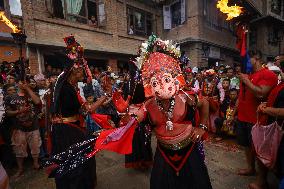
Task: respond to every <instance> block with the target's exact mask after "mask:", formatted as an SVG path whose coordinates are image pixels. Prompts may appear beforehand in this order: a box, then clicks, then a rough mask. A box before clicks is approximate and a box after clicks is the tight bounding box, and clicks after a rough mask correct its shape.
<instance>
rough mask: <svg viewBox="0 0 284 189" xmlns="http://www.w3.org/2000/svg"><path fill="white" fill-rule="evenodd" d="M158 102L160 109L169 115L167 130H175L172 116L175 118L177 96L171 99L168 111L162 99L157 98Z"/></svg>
mask: <svg viewBox="0 0 284 189" xmlns="http://www.w3.org/2000/svg"><path fill="white" fill-rule="evenodd" d="M156 102H157V105H158V108H159V110H160V111H162V112H164V113H165V114H166V117H167V122H166V130H167V131H172V130H174V124H173V122H172V118H173V111H174V107H175V96H173V97H172V98H171V99H170V107H169V109H168V111H166V110H165V109H164V107H163V105H162V102H161V100H158V99H157V98H156Z"/></svg>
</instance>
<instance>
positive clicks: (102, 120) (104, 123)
mask: <svg viewBox="0 0 284 189" xmlns="http://www.w3.org/2000/svg"><path fill="white" fill-rule="evenodd" d="M91 117H92V119H93V120H94V121H95V122H97V123H98V124H99V125H100V126H101V127H102V128H103V129H113V127H112V126H111V125H110V124H109V122H108V121H109V120H110V119H111V118H110V116H109V115H102V114H91Z"/></svg>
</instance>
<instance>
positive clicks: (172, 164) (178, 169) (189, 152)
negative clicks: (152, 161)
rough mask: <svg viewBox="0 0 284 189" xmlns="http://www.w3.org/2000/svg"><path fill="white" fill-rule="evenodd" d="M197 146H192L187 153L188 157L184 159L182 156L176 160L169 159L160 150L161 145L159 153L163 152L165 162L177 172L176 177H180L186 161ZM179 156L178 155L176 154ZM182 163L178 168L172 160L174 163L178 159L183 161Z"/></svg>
mask: <svg viewBox="0 0 284 189" xmlns="http://www.w3.org/2000/svg"><path fill="white" fill-rule="evenodd" d="M194 145H195V144H192V146H191V147H190V149H189V150H188V152H187V153H186V155H185V156H184V157H182V156H178V157H176V158H174V157H173V158H171V157H167V155H166V154H165V152H164V151H163V150H162V149H161V148H160V146H159V145H157V147H158V149H159V151H160V152H161V154H162V156H163V157H164V159H165V161H166V162H167V163H168V164H169V165H170V166H171V167H172V168H173V169H174V170H175V172H176V175H177V176H178V175H179V172H180V170H181V169H182V168H183V166H184V164H185V163H186V160H187V158H188V157H189V155H190V154H191V152H192V150H193V147H194ZM176 155H177V154H176ZM182 158H183V160H182V162H181V163H180V164H179V165H178V166H176V165H175V164H174V163H173V162H172V161H171V160H173V161H178V159H179V160H180V159H182Z"/></svg>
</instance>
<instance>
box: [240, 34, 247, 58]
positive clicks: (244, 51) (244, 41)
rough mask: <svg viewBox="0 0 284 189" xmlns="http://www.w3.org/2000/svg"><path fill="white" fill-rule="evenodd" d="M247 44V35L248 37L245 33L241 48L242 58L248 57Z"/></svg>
mask: <svg viewBox="0 0 284 189" xmlns="http://www.w3.org/2000/svg"><path fill="white" fill-rule="evenodd" d="M246 43H247V35H246V32H245V31H243V34H242V47H241V56H242V57H244V56H245V55H246V52H247V48H246Z"/></svg>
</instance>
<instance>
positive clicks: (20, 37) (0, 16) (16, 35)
mask: <svg viewBox="0 0 284 189" xmlns="http://www.w3.org/2000/svg"><path fill="white" fill-rule="evenodd" d="M0 21H2V22H4V23H5V24H6V25H7V26H8V27H9V28H11V29H12V30H13V32H12V33H11V35H12V37H13V39H14V41H15V42H16V43H17V44H18V45H19V55H20V57H19V63H20V68H21V69H20V78H21V81H24V80H25V63H24V60H23V46H24V45H25V43H26V38H27V36H26V35H25V33H24V32H23V31H22V30H20V29H18V27H17V26H16V25H14V24H13V23H12V22H11V21H10V20H9V19H8V18H7V17H6V16H5V13H4V12H3V11H0Z"/></svg>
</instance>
